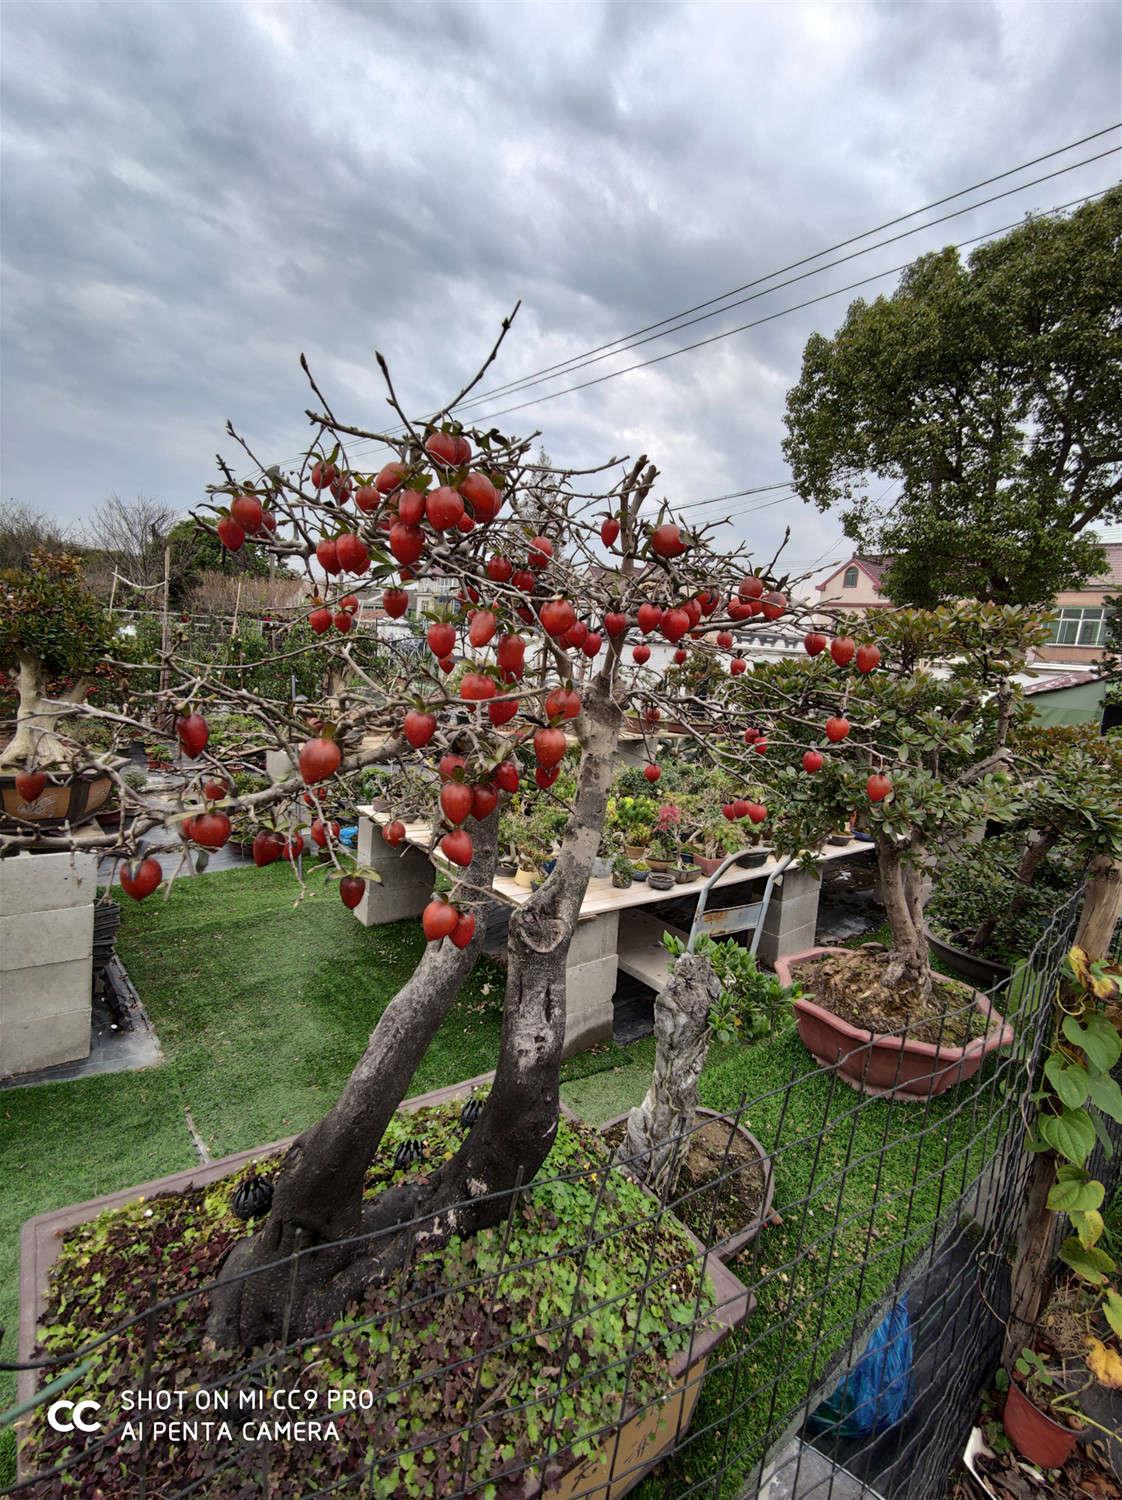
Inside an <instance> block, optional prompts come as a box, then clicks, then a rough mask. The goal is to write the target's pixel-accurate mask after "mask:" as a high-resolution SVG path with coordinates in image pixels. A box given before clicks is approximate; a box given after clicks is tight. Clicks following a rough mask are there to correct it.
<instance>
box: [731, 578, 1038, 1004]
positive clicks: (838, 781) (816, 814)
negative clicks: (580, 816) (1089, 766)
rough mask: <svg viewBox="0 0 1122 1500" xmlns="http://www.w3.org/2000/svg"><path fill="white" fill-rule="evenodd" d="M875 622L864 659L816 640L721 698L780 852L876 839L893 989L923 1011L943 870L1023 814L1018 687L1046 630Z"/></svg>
mask: <svg viewBox="0 0 1122 1500" xmlns="http://www.w3.org/2000/svg"><path fill="white" fill-rule="evenodd" d="M864 623H865V624H866V625H867V627H868V628H867V632H866V633H867V639H865V640H863V642H862V644H861V645H860V646H859V647H858V646H857V645H856V643H855V642H854V640H853V639H852V638H850V637H849V636H846V635H837V636H834V637H833V639H832V640H828V638H827V636H826V634H825V633H824V632H821V631H811V632H809V633H808V635H807V637H806V649H807V653H808V660H806V661H805V662H797V661H796V662H787V661H784V662H775V663H764V664H762V665H758V666H757V667H756V670H755V671H754V672H753V673H751V674H750V675H742V676H740V677H738V678H737V679H735V680H734V681H733V683H732V684H731V685H728V686H726V688H725V698H726V700H727V701H728V703H729V708H730V711H731V710H732V709H733V707H734V705H735V707H736V708H738V709H739V711H740V713H741V714H742V715H744V716H750V718H751V721H752V722H751V726H750V728H749V730H748V731H747V733H748V735H749V745H748V746H747V747H746V749H747V753H748V754H752V755H758V756H759V757H760V759H759V762H758V763H757V766H756V767H755V768H754V769H755V770H756V771H757V774H761V775H767V777H768V780H769V783H770V785H771V786H772V787H773V788H774V789H775V790H776V791H777V792H778V793H779V800H778V803H777V805H779V806H781V813H780V816H778V817H777V819H776V820H775V826H774V827H773V828H772V835H771V836H772V838H773V841H774V842H775V844H776V846H777V848H778V849H779V850H780V851H781V852H784V853H787V854H791V855H802V854H805V852H806V851H812V850H814V849H816V848H818V847H819V846H820V845H821V843H822V841H823V839H825V838H826V837H827V835H828V834H829V833H830V832H832V831H833V830H834V829H835V828H838V827H845V826H847V825H848V824H849V822H850V820H851V817H852V816H853V814H854V813H856V815H857V820H858V824H859V826H861V827H863V828H865V829H867V830H868V832H869V834H870V835H871V836H872V839H873V843H874V847H875V849H876V857H877V866H878V872H879V876H880V888H881V893H882V896H883V899H884V904H885V911H886V915H887V918H888V923H889V927H890V929H891V945H890V952H889V954H888V957H887V960H886V963H885V965H884V975H883V984H884V987H885V989H886V990H889V991H892V992H894V993H895V994H897V995H899V996H901V997H903V999H904V1000H905V1002H906V1003H907V1005H908V1006H909V1007H911V1008H917V1009H918V1008H925V1007H927V1006H929V1005H930V1003H931V1000H932V974H931V965H930V960H929V952H928V941H927V934H926V928H925V923H924V909H925V907H926V904H927V901H928V898H929V896H930V892H931V888H932V880H933V877H934V874H935V871H936V869H937V867H938V864H939V861H940V860H941V859H944V858H946V857H947V856H948V855H949V854H950V853H951V852H952V851H954V850H956V849H959V848H961V847H962V846H963V845H964V844H965V843H966V842H967V841H968V840H969V839H970V838H971V837H972V836H974V835H975V834H976V833H977V832H978V831H979V830H980V829H982V828H984V826H985V823H986V821H987V819H989V818H1003V817H1005V816H1008V815H1009V814H1010V813H1011V812H1012V811H1013V810H1015V809H1016V808H1018V807H1019V806H1020V804H1021V799H1022V790H1021V783H1020V780H1019V777H1018V775H1017V774H1016V771H1015V766H1014V756H1013V753H1012V751H1011V749H1010V745H1009V739H1010V732H1011V729H1012V726H1013V724H1014V723H1015V721H1016V720H1017V718H1018V717H1019V716H1020V715H1021V714H1023V713H1024V711H1025V710H1024V707H1023V703H1022V700H1021V697H1020V694H1019V691H1018V690H1017V688H1016V687H1015V685H1014V683H1013V673H1014V672H1015V671H1016V670H1017V668H1018V666H1019V665H1020V664H1021V663H1022V662H1023V660H1024V656H1025V653H1026V652H1027V650H1028V649H1029V648H1030V647H1031V646H1032V645H1033V644H1034V643H1035V642H1036V641H1038V640H1039V639H1040V637H1041V634H1042V627H1041V625H1040V623H1039V621H1038V620H1037V619H1036V618H1035V616H1034V615H1033V614H1032V612H1030V611H1029V610H1027V609H1024V608H1020V607H1016V606H1000V605H992V604H975V603H966V604H957V605H955V606H952V607H945V608H941V609H938V610H934V611H924V610H899V611H893V612H891V613H887V614H885V615H883V616H880V617H878V618H877V619H876V620H874V621H869V622H864ZM927 663H932V664H936V663H938V664H940V665H939V666H938V669H936V667H935V666H934V665H931V666H929V665H927ZM762 768H766V769H762ZM769 826H770V825H769Z"/></svg>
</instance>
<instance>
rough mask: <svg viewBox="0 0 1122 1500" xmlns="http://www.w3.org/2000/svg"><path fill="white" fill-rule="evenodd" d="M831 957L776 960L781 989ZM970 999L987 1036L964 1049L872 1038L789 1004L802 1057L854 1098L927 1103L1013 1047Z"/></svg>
mask: <svg viewBox="0 0 1122 1500" xmlns="http://www.w3.org/2000/svg"><path fill="white" fill-rule="evenodd" d="M835 952H837V949H835V948H808V949H807V950H806V952H805V953H793V954H791V955H789V956H788V957H787V958H777V959H776V960H775V972H776V973H777V974H778V975H779V979H780V981H781V983H783V984H793V983H794V982H795V979H796V977H797V976H796V975H795V973H794V970H795V968H796V966H797V965H798V964H800V963H802V962H803V961H804V960H806V959H808V958H816V957H817V956H818V954H820V953H835ZM975 997H976V998H975V1001H974V1008H975V1010H977V1012H978V1014H979V1015H981V1016H985V1018H986V1019H987V1021H988V1022H989V1030H988V1031H987V1032H986V1034H985V1035H984V1036H980V1037H976V1038H975V1039H974V1040H973V1041H972V1042H968V1043H967V1044H966V1046H965V1047H958V1046H953V1045H945V1046H935V1044H934V1043H932V1042H920V1041H914V1040H913V1039H912V1038H911V1037H908V1036H902V1035H901V1036H896V1035H892V1036H882V1035H877V1034H875V1033H874V1032H872V1031H866V1030H864V1029H863V1028H862V1027H859V1026H851V1025H850V1024H849V1022H848V1021H843V1020H842V1019H841V1017H840V1016H835V1015H834V1013H833V1011H829V1010H826V1008H825V1007H824V1006H821V1005H816V1004H815V1003H814V1001H813V1000H806V999H801V998H800V999H798V1000H795V1001H794V1002H793V1003H794V1008H795V1018H796V1020H797V1022H798V1027H799V1036H800V1037H801V1038H802V1041H803V1045H804V1046H805V1047H806V1049H807V1051H808V1052H810V1053H811V1055H812V1056H813V1057H815V1058H816V1059H817V1060H818V1061H819V1062H820V1063H821V1064H822V1066H823V1067H826V1068H832V1069H834V1070H835V1071H836V1072H837V1074H838V1076H839V1077H840V1078H843V1079H844V1080H845V1082H846V1083H848V1084H849V1085H850V1086H851V1087H852V1088H855V1089H856V1090H857V1091H858V1093H861V1094H875V1095H887V1094H891V1095H894V1096H895V1097H897V1098H905V1099H927V1098H929V1097H930V1096H931V1095H933V1094H944V1093H946V1091H947V1089H949V1088H953V1087H954V1085H955V1084H956V1083H962V1082H964V1081H965V1080H966V1079H968V1078H973V1076H974V1074H975V1073H976V1072H977V1071H978V1069H979V1068H980V1067H981V1065H982V1059H983V1058H985V1057H988V1056H989V1054H990V1053H991V1052H997V1051H998V1050H999V1049H1000V1048H1002V1047H1011V1046H1012V1045H1013V1035H1014V1033H1013V1028H1012V1026H1010V1025H1009V1023H1008V1021H1006V1020H1004V1019H1003V1018H1002V1016H1000V1015H999V1014H998V1012H997V1011H996V1010H995V1009H994V1008H993V1005H992V1003H991V1002H990V1000H989V999H988V998H987V997H986V996H985V995H980V994H978V993H977V991H975Z"/></svg>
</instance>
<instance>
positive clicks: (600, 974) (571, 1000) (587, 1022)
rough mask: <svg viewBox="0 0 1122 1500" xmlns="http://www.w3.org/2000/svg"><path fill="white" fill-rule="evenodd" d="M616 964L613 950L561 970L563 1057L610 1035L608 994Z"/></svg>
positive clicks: (613, 984)
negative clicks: (563, 1007) (563, 1032)
mask: <svg viewBox="0 0 1122 1500" xmlns="http://www.w3.org/2000/svg"><path fill="white" fill-rule="evenodd" d="M617 971H618V965H617V962H616V956H615V954H614V953H611V954H608V955H607V957H605V958H596V959H593V960H592V962H591V963H586V964H578V965H577V966H576V967H575V968H571V969H567V970H566V972H565V1056H566V1057H571V1056H572V1054H573V1053H574V1052H583V1051H584V1050H585V1049H586V1048H587V1047H591V1046H594V1045H595V1043H597V1042H608V1041H611V1038H612V1019H613V1013H612V996H613V995H614V994H615V989H616V975H617Z"/></svg>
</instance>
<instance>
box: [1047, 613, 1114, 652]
mask: <svg viewBox="0 0 1122 1500" xmlns="http://www.w3.org/2000/svg"><path fill="white" fill-rule="evenodd" d="M1048 634H1049V639H1050V640H1051V641H1052V643H1053V644H1054V645H1057V646H1101V645H1102V643H1103V640H1104V638H1105V636H1106V610H1105V609H1104V608H1103V607H1102V606H1099V607H1093V606H1092V607H1089V608H1082V607H1080V606H1079V605H1076V604H1072V605H1068V604H1065V605H1064V606H1063V607H1062V608H1061V609H1060V610H1059V618H1058V619H1055V620H1053V621H1052V622H1051V624H1050V625H1049V626H1048Z"/></svg>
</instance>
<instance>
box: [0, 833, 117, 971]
mask: <svg viewBox="0 0 1122 1500" xmlns="http://www.w3.org/2000/svg"><path fill="white" fill-rule="evenodd" d="M96 895H97V856H96V855H93V854H17V855H15V856H14V857H13V858H10V859H0V916H3V917H17V916H23V915H25V914H27V913H30V912H40V911H57V910H59V909H61V908H63V907H69V906H87V905H89V904H90V903H91V902H92V901H93V900H94V898H95V896H96ZM0 962H2V959H0Z"/></svg>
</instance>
